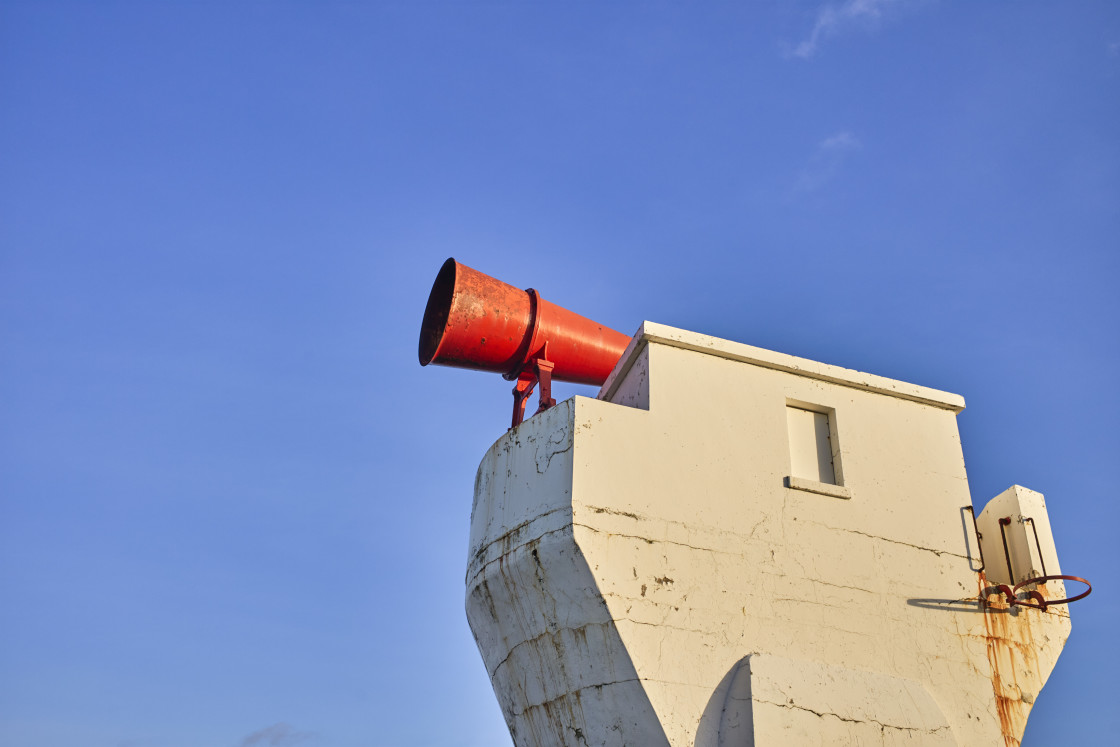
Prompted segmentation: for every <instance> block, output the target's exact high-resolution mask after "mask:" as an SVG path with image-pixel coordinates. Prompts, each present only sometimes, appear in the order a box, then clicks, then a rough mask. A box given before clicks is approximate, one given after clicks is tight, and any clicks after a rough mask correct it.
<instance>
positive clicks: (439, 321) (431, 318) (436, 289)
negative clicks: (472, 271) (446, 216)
mask: <svg viewBox="0 0 1120 747" xmlns="http://www.w3.org/2000/svg"><path fill="white" fill-rule="evenodd" d="M458 266H459V263H458V262H456V261H455V258H454V257H449V258H448V259H447V261H446V262H444V263H443V267H441V268H439V274H438V275H436V281H435V282H434V283H432V292H431V293H429V294H428V305H427V306H425V307H424V321H423V323H422V324H421V325H420V365H421V366H426V365H428V364H429V363H431V362H432V360H434V359H435V357H436V353H438V352H439V344H440V343H441V342H443V333H444V332H445V331H446V330H447V319H448V316H449V314H450V313H451V302H452V300H453V299H454V298H455V275H456V271H457V269H458Z"/></svg>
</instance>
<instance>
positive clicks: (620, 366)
mask: <svg viewBox="0 0 1120 747" xmlns="http://www.w3.org/2000/svg"><path fill="white" fill-rule="evenodd" d="M650 343H656V344H659V345H669V346H671V347H675V348H681V349H684V350H692V351H694V352H697V353H704V354H706V355H715V356H718V357H720V358H726V359H728V360H733V361H740V362H742V363H749V364H751V365H754V366H761V367H763V368H772V369H775V370H778V371H786V372H788V373H792V374H796V375H797V376H804V377H805V378H808V379H818V380H820V381H828V382H832V383H833V384H841V385H843V386H850V387H852V388H853V389H862V390H864V391H869V392H876V393H877V394H885V395H887V396H889V397H898V398H899V399H906V400H910V401H912V402H919V403H921V404H923V405H930V406H932V407H938V408H941V409H943V410H951V411H953V412H960V411H961V410H963V409H964V397H962V396H960V395H959V394H952V393H950V392H942V391H940V390H937V389H930V388H928V387H924V386H918V385H917V384H908V383H906V382H905V381H896V380H895V379H888V378H886V377H884V376H876V375H874V374H869V373H864V372H863V371H853V370H852V369H850V368H842V367H840V366H831V365H829V364H827V363H819V362H817V361H811V360H809V359H807V358H798V357H796V356H793V355H786V354H785V353H775V352H774V351H772V350H764V349H763V348H756V347H753V346H751V345H744V344H743V343H739V342H731V341H730V340H721V339H719V338H718V337H711V336H710V335H702V334H699V333H697V332H689V331H688V330H683V329H677V328H676V327H668V326H666V325H664V324H655V323H654V322H642V326H641V327H639V328H638V331H637V332H635V333H634V337H633V338H632V339H631V340H630V345H629V346H627V348H626V352H624V353H623V354H622V358H621V359H620V360H619V362H618V363H617V364H616V365H615V367H614V371H612V372H611V375H610V376H609V377H608V378H607V380H606V382H604V383H603V387H602V388H601V389H600V390H599V399H603V400H609V399H610V398H611V397H612V396H614V393H615V390H616V389H617V387H618V385H619V384H620V383H621V382H622V380H623V378H625V376H626V372H627V371H629V370H630V367H631V366H632V365H633V364H634V360H635V358H636V357H637V355H638V353H640V352H641V350H642V348H643V347H645V346H646V345H648V344H650Z"/></svg>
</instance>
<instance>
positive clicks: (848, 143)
mask: <svg viewBox="0 0 1120 747" xmlns="http://www.w3.org/2000/svg"><path fill="white" fill-rule="evenodd" d="M860 147H862V146H861V145H860V142H859V140H857V139H856V137H855V135H853V134H852V133H850V132H848V131H847V130H844V131H842V132H837V133H836V134H834V135H829V136H828V137H826V138H825V139H824V140H822V141H820V142H819V143H817V147H816V149H814V151H813V154H812V155H811V156H810V157H809V161H808V163H806V164H805V167H804V168H803V169H802V170H801V172H800V173H799V174H798V175H797V182H796V183H795V184H794V191H795V192H814V191H816V190H818V189H820V188H821V187H822V186H823V185H824V184H825V183H826V182H828V181H829V180H830V179H832V177H833V176H835V175H836V172H838V171H839V170H840V167H841V166H842V165H843V164H844V161H846V160H847V159H848V156H849V155H850V154H851V153H852V152H853V151H857V150H859V149H860Z"/></svg>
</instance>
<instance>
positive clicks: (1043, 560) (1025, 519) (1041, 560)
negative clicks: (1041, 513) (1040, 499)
mask: <svg viewBox="0 0 1120 747" xmlns="http://www.w3.org/2000/svg"><path fill="white" fill-rule="evenodd" d="M1019 520H1020V521H1022V522H1023V523H1024V524H1026V523H1027V522H1028V521H1029V522H1030V523H1031V531H1032V532H1034V546H1035V547H1036V548H1037V549H1038V562H1039V563H1042V576H1043V577H1045V576H1046V558H1044V557H1042V543H1041V542H1039V541H1038V529H1037V528H1036V527H1035V525H1034V519H1032V518H1031V517H1029V516H1020V517H1019Z"/></svg>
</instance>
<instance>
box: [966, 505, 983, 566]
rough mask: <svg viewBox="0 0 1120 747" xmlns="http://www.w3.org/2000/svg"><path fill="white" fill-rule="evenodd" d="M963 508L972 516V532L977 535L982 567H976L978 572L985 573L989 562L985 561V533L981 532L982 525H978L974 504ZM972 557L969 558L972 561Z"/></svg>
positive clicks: (977, 546) (977, 547)
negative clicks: (983, 541)
mask: <svg viewBox="0 0 1120 747" xmlns="http://www.w3.org/2000/svg"><path fill="white" fill-rule="evenodd" d="M961 508H962V509H964V510H965V511H968V515H969V516H971V517H972V533H973V534H975V535H976V549H977V550H978V551H979V552H980V567H979V568H977V569H976V572H977V573H983V572H984V568H986V567H987V564H986V563H985V562H984V545H983V543H982V542H981V540H983V539H984V535H982V534H980V527H978V526H976V510H975V509H974V508H973V507H972V506H961ZM971 561H972V558H969V562H970V563H971Z"/></svg>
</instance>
